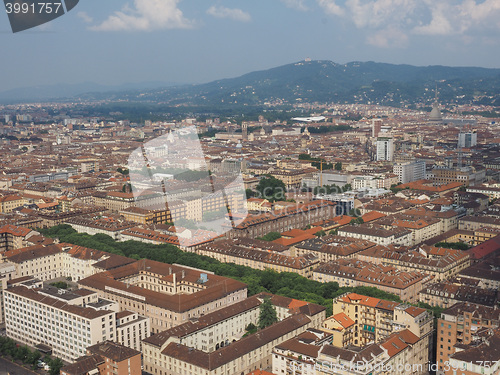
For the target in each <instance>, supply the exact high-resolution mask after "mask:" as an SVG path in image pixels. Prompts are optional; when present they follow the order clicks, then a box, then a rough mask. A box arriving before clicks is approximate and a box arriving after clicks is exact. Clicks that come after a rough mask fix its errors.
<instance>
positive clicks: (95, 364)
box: [61, 340, 142, 375]
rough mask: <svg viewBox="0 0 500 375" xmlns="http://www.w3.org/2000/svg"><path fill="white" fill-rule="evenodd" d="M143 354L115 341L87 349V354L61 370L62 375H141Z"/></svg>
mask: <svg viewBox="0 0 500 375" xmlns="http://www.w3.org/2000/svg"><path fill="white" fill-rule="evenodd" d="M141 363H142V360H141V352H140V351H138V350H135V349H132V348H128V347H126V346H123V345H120V344H118V343H116V342H113V341H109V340H107V341H104V342H102V343H99V344H96V345H92V346H90V347H88V348H87V354H86V355H85V356H83V357H80V358H78V360H77V361H76V362H75V363H73V364H71V365H67V366H64V367H63V368H62V369H61V375H87V374H88V375H91V374H100V375H116V374H120V375H121V374H126V375H141V374H142V370H141Z"/></svg>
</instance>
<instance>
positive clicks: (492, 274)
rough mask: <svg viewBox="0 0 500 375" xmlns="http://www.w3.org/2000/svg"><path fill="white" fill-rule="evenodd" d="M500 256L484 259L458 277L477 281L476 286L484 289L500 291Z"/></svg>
mask: <svg viewBox="0 0 500 375" xmlns="http://www.w3.org/2000/svg"><path fill="white" fill-rule="evenodd" d="M498 264H500V256H497V257H491V258H489V259H485V260H483V261H482V262H479V263H477V264H474V265H472V266H470V267H468V268H466V269H464V270H463V271H461V272H460V273H459V275H458V276H460V277H466V278H468V279H472V280H477V281H478V286H479V287H481V288H485V289H496V290H498V289H500V269H499V268H498Z"/></svg>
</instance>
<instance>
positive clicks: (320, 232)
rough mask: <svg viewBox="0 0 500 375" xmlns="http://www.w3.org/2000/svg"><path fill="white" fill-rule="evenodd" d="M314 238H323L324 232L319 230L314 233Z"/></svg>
mask: <svg viewBox="0 0 500 375" xmlns="http://www.w3.org/2000/svg"><path fill="white" fill-rule="evenodd" d="M314 235H315V236H318V237H323V236H324V235H326V232H325V231H324V230H323V229H321V230H319V231H317V232H316V233H314Z"/></svg>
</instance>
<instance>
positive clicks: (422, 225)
mask: <svg viewBox="0 0 500 375" xmlns="http://www.w3.org/2000/svg"><path fill="white" fill-rule="evenodd" d="M377 224H378V225H381V226H382V227H384V228H385V229H389V230H390V229H392V228H402V229H407V230H410V231H411V232H412V242H411V246H415V245H418V244H420V243H422V242H424V241H426V240H428V239H430V238H433V237H435V236H437V235H439V234H441V228H442V224H441V221H440V220H438V219H435V218H430V217H427V218H422V217H419V216H413V215H408V214H396V215H389V216H385V217H383V218H380V219H378V220H377Z"/></svg>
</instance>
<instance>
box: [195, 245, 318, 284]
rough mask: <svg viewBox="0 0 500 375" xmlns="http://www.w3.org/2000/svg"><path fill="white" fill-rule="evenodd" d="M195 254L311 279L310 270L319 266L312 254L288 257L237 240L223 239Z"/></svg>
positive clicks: (202, 247) (199, 249) (198, 249)
mask: <svg viewBox="0 0 500 375" xmlns="http://www.w3.org/2000/svg"><path fill="white" fill-rule="evenodd" d="M195 251H196V253H198V254H200V255H206V256H209V257H211V258H215V259H217V260H219V261H220V262H223V263H234V264H239V265H242V266H247V267H251V268H254V269H258V270H265V269H272V270H274V271H276V272H294V273H297V274H299V275H301V276H304V277H307V278H311V277H312V269H313V267H315V266H316V265H318V264H319V260H318V258H317V257H316V256H315V255H314V254H304V255H301V256H289V255H284V254H278V253H274V252H270V251H267V250H265V249H262V250H261V249H258V248H255V245H254V246H252V244H251V243H250V244H248V243H247V244H245V243H244V242H241V241H240V240H239V239H233V238H229V239H225V240H222V241H217V242H214V243H209V244H206V245H203V246H201V247H199V248H197V249H196V250H195Z"/></svg>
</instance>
